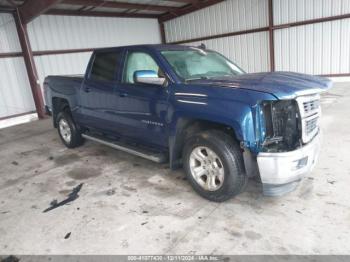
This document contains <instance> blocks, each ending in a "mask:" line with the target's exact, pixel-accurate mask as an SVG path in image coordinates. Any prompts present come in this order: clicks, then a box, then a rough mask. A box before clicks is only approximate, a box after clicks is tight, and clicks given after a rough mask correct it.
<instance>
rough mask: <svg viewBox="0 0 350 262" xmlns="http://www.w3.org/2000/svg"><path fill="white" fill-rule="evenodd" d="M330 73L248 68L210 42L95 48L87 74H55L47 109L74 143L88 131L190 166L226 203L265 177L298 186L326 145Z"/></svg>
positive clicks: (280, 185) (49, 80)
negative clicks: (324, 96)
mask: <svg viewBox="0 0 350 262" xmlns="http://www.w3.org/2000/svg"><path fill="white" fill-rule="evenodd" d="M330 87H331V81H330V80H328V79H325V78H322V77H317V76H310V75H305V74H298V73H290V72H271V73H255V74H247V73H245V72H244V71H243V70H242V69H241V68H239V67H238V66H237V65H235V64H234V63H233V62H231V61H229V60H228V59H227V58H225V57H224V56H222V55H221V54H219V53H217V52H214V51H212V50H207V49H206V48H205V47H204V46H201V47H190V46H180V45H139V46H125V47H116V48H105V49H99V50H96V51H94V52H93V54H92V56H91V59H90V62H89V64H88V66H87V69H86V73H85V75H84V76H48V77H46V79H45V82H44V93H45V100H46V110H47V112H48V113H49V114H51V115H52V116H53V125H54V127H56V128H57V129H58V133H59V136H60V138H61V139H62V142H63V143H64V144H65V145H66V146H67V147H68V148H74V147H77V146H80V145H81V144H82V143H83V141H84V139H88V140H93V141H96V142H98V143H102V144H105V145H107V146H111V147H113V148H116V149H119V150H123V151H125V152H127V153H131V154H134V155H137V156H140V157H144V158H147V159H149V160H152V161H155V162H158V163H162V162H168V163H169V165H170V168H172V169H175V168H179V167H183V168H184V170H185V172H186V175H187V178H188V181H189V182H190V184H191V185H192V187H193V188H194V190H195V191H196V192H197V193H198V194H200V195H201V196H203V197H205V198H207V199H209V200H212V201H217V202H220V201H225V200H227V199H229V198H230V197H232V196H234V195H237V194H239V193H240V192H242V191H243V190H244V188H245V186H246V184H247V181H248V179H249V178H250V177H254V176H258V177H260V179H261V182H262V189H263V193H264V194H266V195H270V196H275V195H282V194H284V193H286V192H289V191H291V190H293V189H294V188H295V187H296V185H297V184H298V182H299V181H300V180H301V179H302V177H303V176H305V174H307V173H309V172H310V171H311V170H312V168H313V167H314V165H315V162H316V160H317V156H318V153H319V151H320V128H319V120H320V116H321V109H320V93H321V92H322V91H324V90H326V89H328V88H330Z"/></svg>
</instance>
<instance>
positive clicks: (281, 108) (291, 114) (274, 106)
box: [262, 100, 302, 152]
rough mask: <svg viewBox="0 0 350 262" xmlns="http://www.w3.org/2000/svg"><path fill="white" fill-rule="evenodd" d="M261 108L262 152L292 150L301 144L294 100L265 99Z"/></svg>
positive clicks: (296, 107)
mask: <svg viewBox="0 0 350 262" xmlns="http://www.w3.org/2000/svg"><path fill="white" fill-rule="evenodd" d="M262 110H263V114H264V118H265V140H264V142H263V143H262V151H263V152H285V151H292V150H294V149H296V148H298V147H299V146H300V145H301V137H302V124H301V116H300V113H299V109H298V103H297V102H296V101H295V100H280V101H265V102H263V104H262Z"/></svg>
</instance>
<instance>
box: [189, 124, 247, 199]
mask: <svg viewBox="0 0 350 262" xmlns="http://www.w3.org/2000/svg"><path fill="white" fill-rule="evenodd" d="M183 166H184V168H185V171H186V174H187V178H188V180H189V182H190V183H191V185H192V187H193V188H194V190H195V191H196V192H197V193H198V194H200V195H201V196H202V197H204V198H206V199H209V200H211V201H216V202H222V201H225V200H227V199H229V198H231V197H232V196H234V195H237V194H239V193H240V192H241V191H242V190H244V188H245V186H246V184H247V181H248V178H247V176H246V175H245V173H244V168H243V157H242V153H241V151H240V148H239V146H238V145H237V143H235V141H234V140H233V139H232V138H231V137H230V136H229V135H228V134H226V133H224V132H222V131H219V130H211V131H205V132H202V133H200V134H197V135H195V136H192V137H190V138H189V139H188V140H187V141H186V144H185V147H184V151H183Z"/></svg>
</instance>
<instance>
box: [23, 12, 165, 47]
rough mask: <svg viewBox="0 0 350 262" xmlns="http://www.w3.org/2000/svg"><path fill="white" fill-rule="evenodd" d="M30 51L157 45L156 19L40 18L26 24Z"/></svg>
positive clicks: (46, 16) (47, 16)
mask: <svg viewBox="0 0 350 262" xmlns="http://www.w3.org/2000/svg"><path fill="white" fill-rule="evenodd" d="M28 34H29V39H30V42H31V45H32V49H33V51H39V50H40V51H42V50H57V49H74V48H96V47H109V46H120V45H130V44H141V43H142V44H152V43H160V42H161V39H160V34H159V25H158V21H157V20H156V19H142V18H106V17H76V16H75V17H74V16H55V15H43V16H40V17H38V18H36V19H35V20H34V21H33V22H31V23H30V24H29V25H28Z"/></svg>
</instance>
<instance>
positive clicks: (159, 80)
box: [134, 70, 165, 86]
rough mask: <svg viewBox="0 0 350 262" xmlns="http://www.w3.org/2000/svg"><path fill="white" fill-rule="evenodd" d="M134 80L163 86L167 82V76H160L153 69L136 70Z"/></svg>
mask: <svg viewBox="0 0 350 262" xmlns="http://www.w3.org/2000/svg"><path fill="white" fill-rule="evenodd" d="M134 82H135V83H142V84H152V85H160V86H161V85H163V84H164V83H165V78H164V77H159V76H158V74H157V73H156V72H155V71H153V70H139V71H135V72H134Z"/></svg>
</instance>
